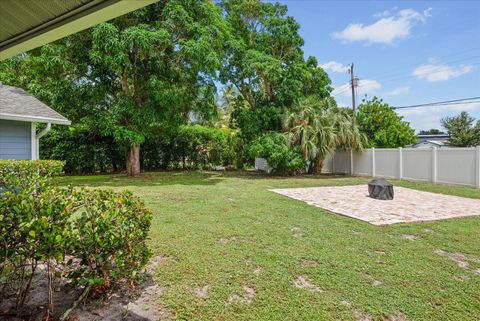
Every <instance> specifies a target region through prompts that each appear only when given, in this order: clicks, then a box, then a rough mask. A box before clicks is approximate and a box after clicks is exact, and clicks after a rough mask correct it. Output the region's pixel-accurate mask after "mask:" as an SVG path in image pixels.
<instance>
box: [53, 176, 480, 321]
mask: <svg viewBox="0 0 480 321" xmlns="http://www.w3.org/2000/svg"><path fill="white" fill-rule="evenodd" d="M367 181H368V179H366V178H348V177H328V176H322V177H310V178H279V177H264V176H261V175H256V174H253V173H244V172H226V173H216V172H159V173H144V174H143V176H142V177H140V178H136V179H127V178H126V177H124V176H123V175H104V176H76V177H61V178H59V179H57V183H58V184H61V185H65V184H74V185H85V186H107V187H112V188H115V189H123V188H128V189H130V190H132V191H133V192H134V193H135V194H137V195H138V196H140V197H141V198H143V199H144V200H145V202H146V205H147V206H148V207H149V208H150V209H151V210H152V211H153V212H154V219H153V223H152V227H151V232H150V238H151V239H150V243H149V244H150V248H151V250H152V252H153V255H154V257H155V260H156V261H158V262H160V263H159V264H158V265H156V267H155V268H154V272H153V279H154V280H155V282H156V283H157V284H158V286H159V287H160V288H161V289H162V290H161V291H158V295H157V297H155V298H154V302H155V305H156V306H157V308H158V309H162V310H164V312H165V311H166V313H165V314H164V315H167V316H169V317H170V318H172V319H181V320H182V319H183V320H392V321H393V320H478V319H480V235H479V233H480V217H470V218H462V219H451V220H444V221H436V222H426V223H413V224H394V225H389V226H381V227H379V226H373V225H370V224H368V223H365V222H362V221H359V220H356V219H352V218H348V217H344V216H340V215H337V214H333V213H329V212H327V211H325V210H322V209H320V208H316V207H313V206H309V205H307V204H305V203H303V202H300V201H296V200H293V199H289V198H287V197H285V196H282V195H279V194H276V193H273V192H270V191H268V189H273V188H295V187H313V186H329V185H351V184H365V183H366V182H367ZM393 183H394V184H395V185H400V186H404V187H409V188H415V189H419V190H424V191H431V192H436V193H445V194H451V195H458V196H464V197H471V198H480V190H474V189H471V188H463V187H449V186H440V185H429V184H423V183H409V182H404V181H402V182H398V181H393ZM348 201H349V200H348V199H345V202H348ZM438 206H442V204H438Z"/></svg>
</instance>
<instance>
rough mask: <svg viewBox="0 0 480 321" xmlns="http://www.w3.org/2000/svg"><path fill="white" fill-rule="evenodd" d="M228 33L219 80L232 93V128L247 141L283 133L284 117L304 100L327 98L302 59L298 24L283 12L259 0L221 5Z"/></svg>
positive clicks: (313, 68) (324, 85) (318, 71)
mask: <svg viewBox="0 0 480 321" xmlns="http://www.w3.org/2000/svg"><path fill="white" fill-rule="evenodd" d="M220 7H221V8H222V10H223V12H224V15H225V19H226V22H227V24H228V27H229V31H230V35H231V36H230V38H229V41H228V42H227V48H226V51H227V52H226V55H225V59H224V62H223V65H222V68H221V70H220V79H221V81H222V82H223V83H224V84H227V85H229V86H231V87H233V88H235V89H236V91H237V95H236V96H235V98H234V103H233V106H234V109H235V110H234V112H233V113H232V125H233V126H234V127H235V128H239V129H240V130H241V131H240V135H241V136H242V138H244V139H245V140H246V142H249V141H251V140H253V139H255V138H257V137H259V136H260V135H262V134H263V133H266V132H269V131H278V130H280V129H281V119H282V117H281V116H282V114H283V113H284V112H285V111H286V110H288V109H289V108H291V107H292V106H293V105H294V103H295V102H296V101H297V100H298V99H300V98H301V97H304V96H310V95H314V96H317V97H319V98H324V97H327V96H329V94H330V91H331V90H332V88H331V87H330V79H329V78H328V75H327V74H326V73H325V72H324V71H323V69H322V68H320V67H319V66H318V64H317V61H316V59H315V58H313V57H310V58H308V59H307V60H305V59H304V54H303V51H302V49H301V47H302V46H303V44H304V41H303V39H302V37H301V36H300V35H299V33H298V31H299V28H300V25H299V24H298V23H297V22H296V21H295V19H294V18H293V17H290V16H288V15H287V7H286V6H284V5H280V4H278V3H275V4H273V3H266V2H262V1H259V0H251V1H243V0H223V1H221V2H220Z"/></svg>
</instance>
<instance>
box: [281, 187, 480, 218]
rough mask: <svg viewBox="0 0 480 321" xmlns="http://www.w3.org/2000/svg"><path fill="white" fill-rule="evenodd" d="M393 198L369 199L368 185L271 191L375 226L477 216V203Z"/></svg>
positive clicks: (419, 195) (407, 194) (409, 192)
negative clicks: (385, 199) (388, 199)
mask: <svg viewBox="0 0 480 321" xmlns="http://www.w3.org/2000/svg"><path fill="white" fill-rule="evenodd" d="M394 190H395V198H394V200H391V201H381V200H376V199H373V198H370V197H369V196H368V187H367V185H354V186H333V187H312V188H292V189H274V190H271V191H273V192H275V193H278V194H282V195H285V196H288V197H290V198H293V199H296V200H300V201H303V202H305V203H307V204H309V205H313V206H316V207H321V208H323V209H326V210H328V211H331V212H334V213H338V214H341V215H346V216H350V217H353V218H356V219H359V220H362V221H366V222H368V223H371V224H374V225H385V224H394V223H400V222H421V221H433V220H441V219H447V218H455V217H465V216H474V215H480V200H476V199H470V198H464V197H458V196H450V195H443V194H435V193H429V192H422V191H418V190H414V189H409V188H403V187H397V186H395V187H394Z"/></svg>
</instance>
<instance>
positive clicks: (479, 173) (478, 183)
mask: <svg viewBox="0 0 480 321" xmlns="http://www.w3.org/2000/svg"><path fill="white" fill-rule="evenodd" d="M476 167H477V176H476V183H475V187H476V188H480V146H477V166H476Z"/></svg>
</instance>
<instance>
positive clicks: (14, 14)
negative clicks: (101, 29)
mask: <svg viewBox="0 0 480 321" xmlns="http://www.w3.org/2000/svg"><path fill="white" fill-rule="evenodd" d="M156 1H158V0H81V1H80V5H78V6H75V7H74V8H68V6H67V5H68V4H69V3H71V4H77V3H79V0H62V6H64V7H65V9H64V10H63V11H60V12H57V13H56V15H55V16H54V17H51V18H50V19H48V21H37V20H38V19H37V17H36V16H35V13H32V12H28V13H29V14H30V15H28V16H26V15H25V12H23V11H24V9H22V8H21V7H25V8H27V7H28V5H29V3H28V2H25V3H22V2H19V1H17V0H11V1H8V0H1V2H0V11H2V12H8V13H9V14H10V18H13V20H14V19H17V18H18V19H22V21H25V20H26V21H27V22H28V23H29V24H28V25H29V27H28V28H25V30H20V31H19V32H17V33H15V34H14V35H9V36H8V37H7V36H3V37H0V60H4V59H7V58H10V57H13V56H15V55H18V54H21V53H23V52H26V51H29V50H32V49H34V48H37V47H40V46H42V45H44V44H47V43H50V42H52V41H55V40H58V39H61V38H63V37H66V36H68V35H71V34H73V33H76V32H78V31H82V30H84V29H87V28H90V27H92V26H94V25H96V24H99V23H101V22H104V21H108V20H110V19H113V18H116V17H118V16H121V15H124V14H126V13H128V12H131V11H134V10H137V9H139V8H142V7H145V6H147V5H149V4H152V3H154V2H156ZM38 4H41V5H42V6H44V7H45V9H48V7H49V1H43V2H42V1H41V0H38V3H37V5H38ZM8 6H10V7H8ZM18 6H21V7H20V9H18ZM72 7H73V5H72ZM15 8H17V9H15ZM7 9H10V10H8V11H7ZM26 10H28V9H26ZM2 14H3V13H2ZM5 21H6V20H5ZM5 24H6V23H5ZM2 29H3V30H5V29H6V25H5V26H4V25H2V19H1V18H0V30H2Z"/></svg>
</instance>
